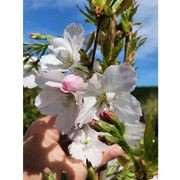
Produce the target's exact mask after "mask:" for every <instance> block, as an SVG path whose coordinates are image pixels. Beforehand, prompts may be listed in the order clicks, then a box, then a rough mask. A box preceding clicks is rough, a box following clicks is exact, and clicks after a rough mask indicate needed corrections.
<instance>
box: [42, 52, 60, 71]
mask: <svg viewBox="0 0 180 180" xmlns="http://www.w3.org/2000/svg"><path fill="white" fill-rule="evenodd" d="M41 63H42V64H44V65H46V66H47V67H48V68H50V69H57V67H58V66H59V65H61V64H62V63H61V62H60V61H59V59H57V58H56V57H55V56H54V55H53V54H48V55H44V56H42V57H41Z"/></svg>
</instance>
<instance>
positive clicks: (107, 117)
mask: <svg viewBox="0 0 180 180" xmlns="http://www.w3.org/2000/svg"><path fill="white" fill-rule="evenodd" d="M99 117H100V119H102V120H103V121H105V122H108V123H111V124H114V123H116V122H117V121H118V118H117V116H116V115H115V114H114V113H113V112H112V111H102V112H100V114H99Z"/></svg>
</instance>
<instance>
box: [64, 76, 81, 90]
mask: <svg viewBox="0 0 180 180" xmlns="http://www.w3.org/2000/svg"><path fill="white" fill-rule="evenodd" d="M83 85H84V81H83V79H82V78H81V77H79V76H76V75H73V74H71V75H67V76H66V77H64V79H63V81H62V87H61V90H62V91H70V92H76V91H78V90H80V89H81V88H83Z"/></svg>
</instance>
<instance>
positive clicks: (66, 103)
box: [35, 70, 83, 134]
mask: <svg viewBox="0 0 180 180" xmlns="http://www.w3.org/2000/svg"><path fill="white" fill-rule="evenodd" d="M73 76H74V77H72V75H71V76H70V77H69V79H68V76H64V75H63V74H62V73H61V72H59V71H57V70H51V71H48V72H41V73H40V74H39V75H38V76H37V78H36V83H37V84H38V86H39V87H41V88H42V91H41V92H40V94H39V95H38V96H37V97H36V99H35V105H36V106H37V107H38V109H39V110H40V112H41V113H42V114H45V115H57V118H56V125H57V127H58V128H59V129H61V130H62V133H65V134H67V133H68V132H69V131H70V130H71V128H73V126H74V121H75V119H76V117H77V113H78V105H77V104H76V99H75V96H74V92H75V90H79V88H82V87H83V86H82V83H83V81H82V80H80V78H79V77H78V78H77V77H76V76H75V75H73ZM77 79H78V80H79V81H78V82H75V83H74V84H73V83H72V82H73V81H74V80H77ZM71 90H72V91H71Z"/></svg>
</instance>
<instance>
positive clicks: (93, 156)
mask: <svg viewBox="0 0 180 180" xmlns="http://www.w3.org/2000/svg"><path fill="white" fill-rule="evenodd" d="M98 148H99V147H98V146H97V145H96V147H95V146H94V145H91V147H89V148H87V149H86V151H84V153H85V154H86V157H87V159H88V160H89V161H90V162H91V164H92V166H93V167H98V166H99V165H100V164H101V162H102V159H103V151H101V150H100V149H98Z"/></svg>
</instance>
